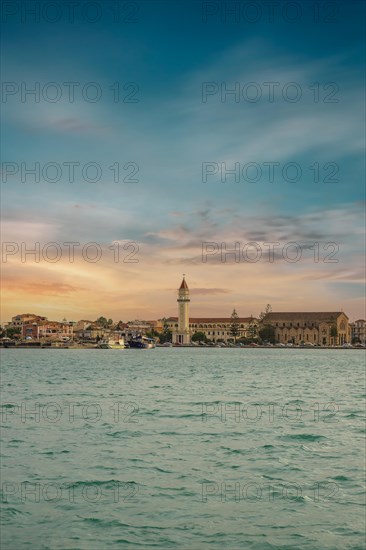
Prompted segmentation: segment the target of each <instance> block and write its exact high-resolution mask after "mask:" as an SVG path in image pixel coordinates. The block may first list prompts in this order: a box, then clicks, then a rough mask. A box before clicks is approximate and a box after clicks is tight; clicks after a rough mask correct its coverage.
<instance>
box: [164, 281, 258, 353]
mask: <svg viewBox="0 0 366 550" xmlns="http://www.w3.org/2000/svg"><path fill="white" fill-rule="evenodd" d="M177 302H178V317H169V318H168V319H167V320H166V323H167V325H168V327H169V330H171V332H172V342H173V344H178V345H189V344H190V343H191V337H192V336H193V334H195V333H196V332H203V333H204V334H205V335H206V336H207V338H208V339H209V340H211V341H212V342H218V341H220V342H228V340H233V336H232V335H231V324H232V320H231V317H192V318H190V317H189V303H190V297H189V288H188V285H187V282H186V279H185V275H183V280H182V282H181V285H180V287H179V289H178V299H177ZM238 323H239V325H238V330H239V334H238V335H237V339H239V338H243V337H244V338H249V337H250V336H251V335H252V336H253V334H255V335H257V334H258V319H255V318H254V317H239V319H238Z"/></svg>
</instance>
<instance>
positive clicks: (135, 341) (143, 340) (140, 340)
mask: <svg viewBox="0 0 366 550" xmlns="http://www.w3.org/2000/svg"><path fill="white" fill-rule="evenodd" d="M128 343H129V345H130V348H137V349H152V348H155V346H156V344H155V340H154V339H153V338H147V336H142V335H138V336H132V337H131V338H130V339H129V340H128Z"/></svg>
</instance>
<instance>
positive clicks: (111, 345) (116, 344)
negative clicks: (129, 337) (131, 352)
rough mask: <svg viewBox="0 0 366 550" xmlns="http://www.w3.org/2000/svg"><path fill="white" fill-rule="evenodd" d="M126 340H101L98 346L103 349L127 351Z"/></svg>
mask: <svg viewBox="0 0 366 550" xmlns="http://www.w3.org/2000/svg"><path fill="white" fill-rule="evenodd" d="M126 347H128V346H126V344H125V339H124V338H123V337H121V338H119V339H118V340H114V339H113V338H109V340H101V341H100V342H99V344H98V348H101V349H125V348H126Z"/></svg>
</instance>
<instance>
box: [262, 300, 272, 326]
mask: <svg viewBox="0 0 366 550" xmlns="http://www.w3.org/2000/svg"><path fill="white" fill-rule="evenodd" d="M267 313H272V306H271V304H267V305H266V309H265V310H264V311H261V313H260V315H259V320H260V321H261V322H262V321H263V319H264V318H265V316H266V315H267Z"/></svg>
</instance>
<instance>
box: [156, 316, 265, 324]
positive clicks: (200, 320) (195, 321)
mask: <svg viewBox="0 0 366 550" xmlns="http://www.w3.org/2000/svg"><path fill="white" fill-rule="evenodd" d="M167 321H170V322H173V321H178V317H169V318H168V319H167ZM237 321H238V322H239V323H249V322H250V321H257V319H256V318H255V317H239V318H238V319H237ZM232 322H233V320H232V319H231V317H190V318H189V324H192V323H193V324H202V323H230V324H231V323H232Z"/></svg>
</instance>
